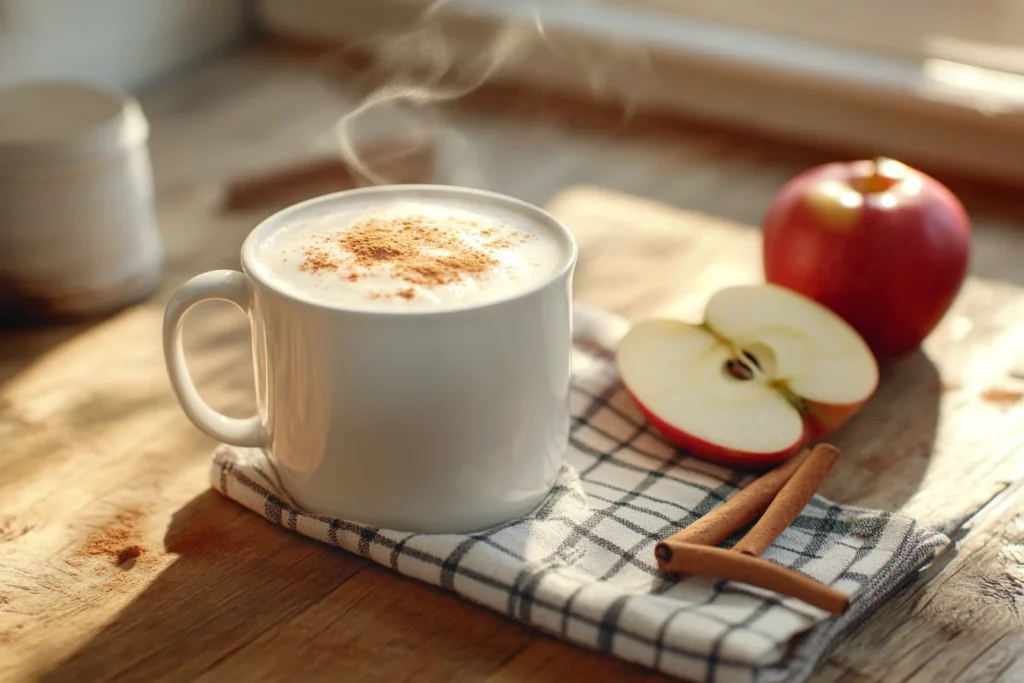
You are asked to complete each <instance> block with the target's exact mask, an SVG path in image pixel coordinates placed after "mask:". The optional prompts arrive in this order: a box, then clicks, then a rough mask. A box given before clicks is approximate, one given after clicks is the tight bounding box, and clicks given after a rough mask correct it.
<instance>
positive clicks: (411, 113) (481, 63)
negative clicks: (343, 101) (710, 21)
mask: <svg viewBox="0 0 1024 683" xmlns="http://www.w3.org/2000/svg"><path fill="white" fill-rule="evenodd" d="M593 1H594V0H590V2H591V3H592V2H593ZM538 2H539V0H538ZM448 4H450V0H434V1H433V2H431V3H430V5H429V6H428V7H427V8H426V9H425V10H424V11H423V12H422V13H421V14H420V15H419V17H418V18H417V20H416V21H415V22H414V24H413V25H411V26H409V27H408V28H406V29H404V30H402V31H399V32H396V33H392V34H388V35H377V36H372V37H371V38H370V39H369V40H367V41H364V42H363V43H361V44H356V45H353V46H352V47H353V48H355V50H356V51H357V52H359V53H361V54H363V55H369V57H370V63H369V65H366V64H360V65H359V67H360V68H359V69H358V70H348V73H347V78H346V79H345V80H346V82H347V83H348V84H350V85H351V84H353V83H355V84H356V85H357V87H359V88H360V90H361V93H360V94H361V95H362V97H361V100H360V102H359V104H358V105H357V106H356V107H354V108H353V109H352V110H351V111H349V112H348V113H346V114H345V115H344V116H342V117H341V118H340V119H339V120H338V122H337V124H336V127H335V135H336V138H337V143H338V147H339V150H340V152H341V154H342V156H343V158H344V160H345V161H346V163H347V164H348V166H349V167H350V169H351V170H352V172H353V173H354V174H356V175H357V176H358V177H359V180H360V182H362V183H363V184H372V185H380V184H387V183H390V182H395V173H394V171H393V170H392V169H393V168H394V167H395V166H396V164H397V166H398V167H401V165H402V162H403V156H406V157H409V158H412V157H414V156H415V155H416V154H417V153H418V152H422V151H424V150H433V151H434V152H435V153H436V154H437V155H438V156H447V157H449V158H450V159H452V160H453V161H454V164H452V165H450V166H449V168H447V169H445V170H446V173H447V175H449V176H450V177H448V178H445V179H444V182H452V183H455V184H459V185H481V184H482V183H483V180H482V178H481V176H482V174H481V173H480V171H479V168H478V167H477V165H476V164H475V163H474V162H473V159H472V154H473V152H474V151H475V150H474V149H473V145H472V143H470V142H469V140H468V139H467V138H466V137H465V136H464V135H462V134H460V133H459V131H458V130H457V129H456V128H455V127H454V126H452V125H450V124H449V122H448V121H447V120H446V118H445V116H444V105H445V104H446V103H450V102H453V101H455V100H458V99H460V98H463V97H466V96H467V95H469V94H471V93H473V92H474V91H476V90H477V89H478V88H480V86H482V85H483V84H485V83H487V82H489V81H492V80H498V79H501V78H502V77H503V76H506V75H508V74H509V73H512V72H514V71H516V70H517V69H519V68H520V67H524V66H525V65H527V62H528V60H533V61H532V62H531V64H532V65H533V67H532V68H533V69H534V70H535V69H536V67H537V65H538V64H539V65H540V67H541V68H543V69H547V68H548V67H551V69H552V70H555V69H558V70H560V71H561V72H562V73H563V74H564V75H565V76H566V77H567V78H568V80H570V81H572V82H573V84H574V85H575V86H576V87H577V88H579V89H582V90H585V91H587V92H588V93H589V94H590V95H593V96H597V97H599V98H602V99H609V100H611V99H614V100H617V101H618V102H619V104H620V105H624V106H625V110H626V112H627V115H628V114H629V112H631V111H632V109H633V106H634V105H635V103H636V100H637V94H638V93H640V92H642V90H643V87H644V85H645V81H646V79H647V77H648V76H649V75H650V71H651V70H650V68H649V64H648V61H647V58H648V55H647V51H646V49H645V48H643V47H642V46H639V45H630V44H619V45H616V47H615V49H609V48H608V43H607V41H605V42H603V43H602V47H601V51H600V55H597V54H595V49H594V46H593V45H592V44H591V45H586V44H584V43H581V42H580V41H565V40H560V39H559V38H558V37H557V36H556V35H555V32H553V31H552V30H551V29H550V27H549V26H548V25H547V22H546V21H545V20H544V18H543V17H542V11H541V6H540V4H533V5H530V6H529V7H527V8H523V7H522V6H518V10H519V11H520V13H521V14H522V19H523V20H521V21H516V20H505V21H502V22H500V23H497V25H495V24H496V22H494V20H489V21H488V22H486V23H484V22H480V21H474V20H473V19H467V18H465V17H462V16H455V15H451V14H450V13H448V14H446V13H445V6H446V5H448ZM583 4H586V3H582V2H577V3H569V5H575V7H576V8H577V9H578V10H579V11H586V9H585V8H583ZM562 7H563V9H564V8H565V7H566V5H563V6H562ZM338 56H339V55H337V54H335V55H333V57H334V58H335V60H336V59H337V57H338ZM332 69H334V70H335V71H337V70H338V64H337V63H336V62H335V63H333V64H332ZM336 75H337V74H336ZM517 76H518V77H522V71H520V72H519V73H517ZM624 83H628V84H630V87H629V88H628V89H623V87H622V84H624ZM372 139H379V140H387V141H388V142H389V143H390V144H391V145H392V148H391V149H390V150H389V151H388V152H386V155H388V156H389V158H382V157H381V156H380V155H379V154H376V155H374V154H370V153H368V152H367V147H366V146H365V143H366V141H367V140H372ZM442 146H443V147H444V149H443V150H442V149H440V148H441V147H442ZM434 161H436V157H435V158H434Z"/></svg>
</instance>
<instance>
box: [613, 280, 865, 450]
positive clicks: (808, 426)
mask: <svg viewBox="0 0 1024 683" xmlns="http://www.w3.org/2000/svg"><path fill="white" fill-rule="evenodd" d="M616 363H617V365H618V369H619V374H620V376H621V378H622V381H623V384H624V385H625V387H626V390H627V391H628V392H629V394H630V396H631V397H632V398H633V400H634V401H635V403H636V404H637V406H638V407H639V409H640V411H641V412H642V413H643V414H644V416H645V417H646V418H647V420H648V421H649V422H650V424H651V425H652V426H653V427H654V428H655V429H656V430H657V431H658V432H659V433H660V434H661V435H662V436H663V437H664V438H665V439H666V440H667V441H669V442H670V443H672V444H673V445H675V446H678V447H680V448H683V449H685V450H687V451H689V452H690V453H693V454H694V455H697V456H700V457H702V458H706V459H709V460H714V461H718V462H724V463H728V464H731V465H738V466H745V467H759V466H765V465H770V464H772V463H775V462H778V461H780V460H783V459H785V458H786V457H788V456H789V455H791V454H792V453H794V452H795V451H796V450H798V449H799V448H801V447H802V446H804V445H805V444H808V443H810V442H811V441H812V440H815V439H818V438H821V437H823V436H825V435H827V434H829V433H831V432H832V431H833V430H835V429H836V428H837V427H838V426H839V425H841V424H842V423H843V422H845V421H846V420H847V419H848V418H849V417H850V416H851V415H853V414H854V413H855V412H856V411H857V409H858V408H860V406H861V405H863V403H864V402H865V401H866V400H867V399H868V398H869V397H870V396H871V394H872V393H873V392H874V390H875V387H876V386H877V384H878V366H877V364H876V362H875V359H874V357H873V356H872V354H871V351H870V349H869V348H868V346H867V345H866V344H865V343H864V340H863V339H862V338H861V337H860V336H859V335H858V334H857V332H856V331H854V330H853V328H851V327H850V326H849V325H848V324H847V323H846V322H844V321H843V320H842V319H841V318H840V317H839V316H837V315H836V314H835V313H833V312H831V311H829V310H828V309H827V308H825V307H824V306H822V305H820V304H818V303H816V302H814V301H812V300H810V299H808V298H807V297H804V296H802V295H800V294H798V293H796V292H793V291H791V290H788V289H785V288H783V287H778V286H775V285H770V284H768V285H747V286H739V287H731V288H728V289H724V290H721V291H719V292H717V293H716V294H715V295H714V296H712V297H711V299H710V300H709V301H708V304H707V306H706V308H705V319H704V322H703V323H702V324H699V325H691V324H688V323H685V322H683V321H680V320H668V319H651V320H646V321H643V322H640V323H638V324H636V325H634V326H633V327H631V328H630V330H629V332H627V333H626V335H625V336H624V337H623V339H622V340H621V341H620V342H619V345H618V347H617V349H616Z"/></svg>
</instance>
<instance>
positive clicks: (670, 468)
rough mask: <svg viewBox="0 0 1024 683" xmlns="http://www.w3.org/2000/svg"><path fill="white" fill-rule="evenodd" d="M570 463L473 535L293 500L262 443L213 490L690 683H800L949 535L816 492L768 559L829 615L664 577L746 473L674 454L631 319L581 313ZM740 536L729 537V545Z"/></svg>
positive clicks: (227, 450)
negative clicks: (667, 560) (633, 383)
mask: <svg viewBox="0 0 1024 683" xmlns="http://www.w3.org/2000/svg"><path fill="white" fill-rule="evenodd" d="M574 323H575V330H576V334H575V336H576V347H575V350H574V366H573V375H574V377H573V387H572V413H573V416H574V418H575V421H574V426H573V429H572V434H571V439H570V447H569V451H568V454H567V459H566V465H565V467H564V468H563V469H562V471H561V474H560V476H559V478H558V481H557V483H556V485H555V487H554V489H553V490H552V491H551V493H550V495H549V496H548V497H547V499H546V500H545V501H544V502H543V503H542V504H541V505H540V506H539V507H538V508H537V509H536V510H534V511H533V512H532V513H531V514H529V515H528V516H526V517H524V518H522V519H518V520H514V521H512V522H509V523H507V524H502V525H500V526H497V527H495V528H492V529H489V530H486V531H483V532H480V533H474V534H466V535H461V534H460V535H456V534H410V533H405V532H397V531H392V530H388V529H377V528H369V527H364V526H360V525H358V524H353V523H350V522H347V521H345V520H341V519H331V518H325V517H321V516H315V515H310V514H307V513H305V512H303V511H302V510H299V509H297V508H296V507H295V506H294V505H293V504H292V503H291V502H290V501H289V499H288V496H287V494H286V492H285V491H284V490H283V488H282V487H281V486H280V484H279V482H278V480H277V478H276V476H275V475H274V469H273V467H272V465H271V463H270V462H269V461H268V460H267V458H266V456H265V454H264V453H263V452H262V451H261V450H257V449H244V448H235V447H229V446H221V447H220V448H218V449H217V450H216V452H215V454H214V459H213V467H212V471H211V475H212V484H213V486H214V488H216V489H217V490H218V491H220V492H221V493H222V494H224V495H226V496H227V497H228V498H231V499H233V500H235V501H237V502H238V503H240V504H242V505H244V506H245V507H247V508H249V509H251V510H253V511H254V512H256V513H257V514H260V515H262V516H264V517H266V518H267V519H268V520H270V521H271V522H273V523H274V524H279V525H281V526H283V527H285V528H287V529H290V530H292V531H295V532H298V533H301V534H304V535H306V536H309V537H311V538H314V539H317V540H320V541H323V542H325V543H330V544H332V545H336V546H338V547H340V548H343V549H345V550H347V551H349V552H352V553H357V554H359V555H362V556H364V557H366V558H369V559H370V560H373V561H375V562H378V563H380V564H382V565H384V566H387V567H391V568H392V569H393V570H395V571H398V572H401V573H402V574H406V575H408V576H411V577H414V578H416V579H420V580H422V581H426V582H428V583H431V584H435V585H438V586H441V587H442V588H445V589H448V590H451V591H454V592H455V593H457V594H458V595H460V596H462V597H464V598H466V599H468V600H471V601H473V602H476V603H479V604H482V605H484V606H486V607H489V608H490V609H493V610H496V611H498V612H500V613H503V614H505V615H507V616H508V617H510V618H512V619H516V620H518V621H520V622H522V623H525V624H528V625H529V626H531V627H535V628H537V629H539V630H542V631H545V632H547V633H550V634H553V635H555V636H557V637H559V638H563V639H565V640H567V641H569V642H572V643H575V644H577V645H580V646H584V647H587V648H593V649H596V650H599V651H601V652H606V653H610V654H612V655H614V656H616V657H621V658H622V659H625V660H629V661H631V662H636V663H639V664H641V665H644V666H647V667H651V668H654V669H658V670H660V671H663V672H665V673H668V674H670V675H674V676H677V677H679V678H682V679H686V680H692V681H709V682H711V681H715V682H722V683H726V682H728V683H731V682H733V681H737V682H739V681H751V682H757V683H764V682H767V681H787V682H794V681H801V680H803V679H805V678H806V677H807V676H808V675H810V673H811V672H812V671H813V669H814V666H815V665H816V663H817V662H818V661H819V660H820V659H821V658H822V657H823V656H824V654H825V653H826V652H827V650H828V648H829V646H830V645H831V643H832V642H833V641H834V640H835V639H836V638H837V637H838V636H839V635H840V634H842V633H843V632H844V631H846V630H847V629H849V628H850V627H852V626H853V625H854V624H856V623H857V622H858V621H859V620H860V619H862V618H863V617H864V616H865V615H866V614H868V613H870V612H871V610H873V609H874V608H875V607H877V606H878V605H879V604H880V603H881V602H882V601H883V600H884V599H885V598H886V597H887V596H888V595H889V594H890V593H891V592H892V591H893V590H894V589H896V588H897V587H898V586H899V584H900V583H902V582H903V581H904V580H906V579H908V578H909V577H911V576H912V575H914V574H915V573H916V572H917V571H918V570H919V569H920V568H921V567H922V566H923V565H925V564H926V563H927V562H929V561H930V560H931V559H932V558H933V557H934V556H935V555H936V554H937V552H938V551H940V550H941V549H942V548H944V547H945V546H946V545H947V544H948V543H949V539H948V538H946V537H945V536H943V535H942V534H939V533H936V532H931V531H927V530H924V529H921V528H919V527H918V526H917V525H915V523H914V522H913V520H911V519H907V518H904V517H900V516H897V515H892V514H889V513H885V512H879V511H875V510H865V509H857V508H851V507H845V506H840V505H835V504H833V503H830V502H829V501H827V500H824V499H822V498H820V497H816V498H815V499H814V500H813V501H812V502H811V503H810V504H809V505H808V506H807V507H806V508H805V509H804V510H803V512H802V514H801V515H800V517H799V518H798V519H797V520H796V521H795V522H794V523H793V525H792V526H791V527H790V528H789V529H787V530H786V532H785V533H783V535H782V536H781V537H780V538H779V539H778V540H777V541H776V542H775V544H774V545H773V546H772V547H771V548H770V549H769V550H768V551H767V553H765V558H766V559H768V560H770V561H772V562H777V563H779V564H782V565H785V566H788V567H790V568H792V569H795V570H798V571H800V572H803V573H804V574H806V575H808V576H811V577H813V578H815V579H818V580H820V581H824V582H825V583H828V584H831V585H832V586H833V587H835V588H837V589H838V590H841V591H843V592H846V593H848V594H850V595H852V596H853V597H852V602H851V606H850V608H849V610H848V611H847V613H846V614H844V615H843V616H841V617H831V616H830V615H828V614H826V613H824V612H822V611H820V610H818V609H816V608H813V607H810V606H808V605H805V604H804V603H801V602H799V601H796V600H792V599H788V598H783V597H782V596H780V595H778V594H775V593H772V592H770V591H765V590H761V589H757V588H754V587H751V586H747V585H745V584H739V583H734V582H726V581H715V580H711V579H705V578H696V577H686V578H682V579H678V580H672V579H669V578H667V577H663V576H661V575H660V574H659V573H658V570H657V565H656V563H655V560H654V545H655V543H656V542H657V541H658V540H660V539H663V538H665V537H666V536H669V535H671V534H672V533H674V532H675V531H678V530H679V529H681V528H683V527H685V526H687V525H688V524H691V523H692V522H693V521H695V520H696V519H698V518H699V517H700V516H701V515H703V514H706V513H707V512H708V511H710V510H711V509H713V508H714V507H716V506H717V505H719V504H721V503H722V502H723V501H724V500H726V499H728V498H729V497H730V496H731V495H732V494H734V493H735V492H736V491H738V490H739V488H740V487H742V486H743V485H744V484H746V483H747V482H748V481H749V480H750V479H752V476H751V475H745V474H740V473H737V472H734V471H731V470H729V469H727V468H724V467H719V466H716V465H713V464H710V463H707V462H704V461H702V460H699V459H696V458H694V457H692V456H689V455H686V454H685V453H680V452H678V451H676V450H674V449H673V448H672V447H670V446H669V445H668V444H666V443H665V442H664V441H663V440H661V439H660V438H659V436H658V435H657V434H656V433H655V432H653V431H652V430H651V429H650V428H649V427H648V426H647V425H646V424H645V422H644V420H643V419H642V417H641V416H640V414H639V413H638V412H637V410H636V409H635V407H634V406H633V404H632V403H631V401H630V399H629V397H628V396H627V395H626V394H625V393H624V392H623V390H622V387H621V384H620V383H619V381H618V378H617V376H616V372H615V366H614V362H613V358H612V352H611V349H613V348H614V345H615V342H616V341H617V339H618V338H619V337H620V336H621V334H622V332H623V331H624V329H625V323H624V322H623V321H622V320H621V319H619V318H617V317H614V316H611V315H609V314H607V313H604V312H602V311H599V310H596V309H591V308H584V307H578V308H577V311H576V316H575V321H574ZM734 541H735V539H731V540H730V541H728V542H727V544H731V543H733V542H734Z"/></svg>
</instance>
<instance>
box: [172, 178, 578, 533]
mask: <svg viewBox="0 0 1024 683" xmlns="http://www.w3.org/2000/svg"><path fill="white" fill-rule="evenodd" d="M370 194H376V195H380V198H381V201H382V202H383V201H390V200H393V199H402V198H406V197H414V198H419V199H423V198H426V199H428V200H429V198H430V197H431V196H436V197H438V198H440V199H452V198H456V199H457V198H459V197H464V196H469V197H471V198H473V199H474V200H475V201H481V200H483V201H486V202H493V203H494V204H495V205H496V206H497V207H499V208H501V209H502V210H514V211H516V212H518V213H519V214H521V215H524V216H526V217H527V218H528V219H529V220H531V221H534V222H536V223H537V224H538V225H539V227H540V228H541V229H545V230H549V231H550V232H551V234H552V235H553V236H554V237H555V238H556V239H557V240H558V241H559V244H560V245H562V247H564V259H563V262H562V263H561V265H560V267H559V268H558V269H557V270H556V272H555V273H554V274H553V275H552V276H551V277H550V278H548V279H547V280H545V281H544V282H543V283H542V284H541V285H540V286H538V287H532V288H530V289H528V290H525V291H522V292H520V293H518V294H517V295H515V296H513V297H512V298H508V299H503V300H498V301H495V302H493V303H485V304H481V305H475V306H472V307H468V308H457V309H451V310H433V311H431V310H427V311H423V312H420V311H415V312H396V311H394V310H390V311H388V310H382V311H377V310H369V311H367V310H346V309H345V308H343V307H340V306H338V307H334V306H324V305H319V304H316V303H313V302H310V301H306V300H302V299H300V298H297V297H295V296H291V295H289V294H286V293H284V292H282V291H281V290H280V289H279V288H275V287H274V286H273V283H270V282H267V281H266V279H265V278H263V277H262V276H261V274H260V273H259V272H258V270H257V269H254V268H253V264H254V262H255V258H256V256H255V253H254V247H255V245H256V244H258V243H260V242H261V241H262V240H264V239H265V238H266V237H267V235H268V234H270V233H271V232H272V231H274V230H276V229H278V228H279V227H281V226H282V225H283V224H286V223H288V222H289V221H290V220H291V219H293V218H294V217H295V216H297V215H301V213H302V212H304V211H306V210H309V209H313V210H316V209H318V208H324V207H325V205H340V204H344V203H345V202H347V201H350V200H352V199H358V200H360V201H365V200H366V198H367V195H370ZM327 208H332V207H331V206H327ZM576 252H577V249H576V244H575V242H574V240H573V237H572V235H571V233H570V232H569V231H568V230H567V229H566V228H565V227H564V226H563V225H562V224H561V223H559V222H558V221H557V220H555V219H554V218H553V217H552V216H550V215H549V214H547V213H546V212H544V211H542V210H540V209H538V208H536V207H534V206H532V205H529V204H527V203H524V202H521V201H519V200H516V199H512V198H509V197H505V196H502V195H498V194H494V193H490V192H484V191H479V190H469V189H465V188H456V187H449V186H430V185H405V186H387V187H371V188H361V189H356V190H349V191H346V192H340V193H337V194H332V195H327V196H324V197H319V198H316V199H312V200H309V201H306V202H302V203H300V204H297V205H295V206H292V207H290V208H287V209H284V210H283V211H281V212H278V213H277V214H275V215H273V216H271V217H270V218H268V219H267V220H265V221H264V222H263V223H261V224H260V225H259V226H257V227H256V229H255V230H254V231H253V232H252V233H251V234H250V235H249V237H248V238H247V239H246V241H245V243H244V245H243V246H242V271H243V272H237V271H230V270H220V271H213V272H209V273H205V274H202V275H199V276H197V277H195V278H193V279H192V280H190V281H188V282H187V283H185V284H184V285H183V286H182V287H181V288H180V289H179V290H178V292H177V293H176V294H175V295H174V297H173V298H172V300H171V302H170V304H169V305H168V307H167V312H166V316H165V320H164V353H165V356H166V360H167V369H168V373H169V375H170V379H171V384H172V386H173V388H174V390H175V392H176V394H177V396H178V399H179V401H180V402H181V405H182V407H183V409H184V411H185V413H186V414H187V415H188V417H189V418H190V419H191V420H192V422H193V423H195V425H196V426H197V427H198V428H199V429H201V430H203V431H204V432H206V433H207V434H209V435H210V436H212V437H214V438H216V439H218V440H220V441H223V442H225V443H228V444H234V445H237V446H250V447H255V448H264V449H266V450H267V452H268V454H269V455H270V457H271V460H272V461H273V462H274V464H275V466H276V468H277V472H278V475H279V476H280V478H281V481H282V484H283V485H284V487H285V489H286V490H287V491H288V493H289V494H290V495H291V497H292V498H293V499H294V500H295V502H296V503H297V504H298V505H299V506H300V507H302V508H303V509H305V510H307V511H310V512H313V513H317V514H323V515H329V516H332V517H339V518H343V519H347V520H350V521H355V522H360V523H364V524H368V525H371V526H377V527H385V528H392V529H400V530H406V531H417V532H451V533H454V532H465V531H472V530H477V529H482V528H486V527H490V526H493V525H495V524H499V523H501V522H505V521H508V520H510V519H514V518H516V517H518V516H521V515H523V514H525V513H527V512H529V511H530V510H532V509H533V508H534V507H536V506H537V505H538V504H539V503H540V502H541V500H542V499H543V498H544V497H545V495H546V494H547V493H548V491H549V490H550V488H551V486H552V485H553V483H554V480H555V477H556V475H557V473H558V471H559V468H560V467H561V464H562V461H563V458H564V453H565V450H566V447H567V441H568V431H569V421H570V417H569V380H570V374H571V339H572V329H571V328H572V323H571V287H572V274H573V269H574V267H575V263H576ZM211 299H221V300H226V301H230V302H232V303H234V304H235V305H236V306H238V307H239V308H240V309H241V310H242V311H244V312H245V313H246V314H247V315H248V316H249V320H250V329H251V333H252V348H253V355H254V361H255V371H256V372H255V375H256V398H257V405H258V414H257V415H254V416H252V417H250V418H248V419H234V418H229V417H227V416H225V415H222V414H220V413H218V412H217V411H215V410H213V409H212V408H211V407H210V406H208V405H207V404H206V403H205V402H204V401H203V399H202V398H200V396H199V394H198V393H197V391H196V388H195V386H194V385H193V383H192V380H191V378H190V377H189V375H188V371H187V370H186V367H185V359H184V352H183V350H182V344H181V331H182V322H183V320H182V319H183V317H184V315H185V313H186V312H187V311H188V310H189V309H190V308H191V307H192V306H194V305H196V304H199V303H201V302H203V301H209V300H211Z"/></svg>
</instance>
